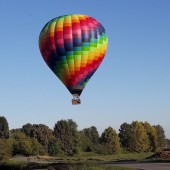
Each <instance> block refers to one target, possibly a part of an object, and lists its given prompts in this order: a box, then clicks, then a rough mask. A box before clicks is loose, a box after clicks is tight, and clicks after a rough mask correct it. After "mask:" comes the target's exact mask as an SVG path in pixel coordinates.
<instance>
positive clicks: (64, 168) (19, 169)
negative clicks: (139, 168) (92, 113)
mask: <svg viewBox="0 0 170 170" xmlns="http://www.w3.org/2000/svg"><path fill="white" fill-rule="evenodd" d="M0 169H5V170H28V169H43V170H50V169H57V170H135V169H134V168H128V167H127V168H126V167H117V166H104V165H96V164H89V163H82V164H80V163H77V164H73V163H71V164H68V163H65V164H64V163H62V164H61V163H56V164H54V163H51V164H36V163H28V162H16V161H5V162H1V163H0Z"/></svg>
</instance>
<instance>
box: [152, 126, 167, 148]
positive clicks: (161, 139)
mask: <svg viewBox="0 0 170 170" xmlns="http://www.w3.org/2000/svg"><path fill="white" fill-rule="evenodd" d="M153 127H154V128H155V130H156V136H157V143H158V147H159V148H163V147H165V131H164V129H163V127H162V126H161V125H154V126H153Z"/></svg>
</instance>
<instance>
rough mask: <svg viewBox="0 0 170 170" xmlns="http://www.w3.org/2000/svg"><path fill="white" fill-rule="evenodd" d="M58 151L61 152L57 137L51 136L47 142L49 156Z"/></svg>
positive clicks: (55, 154)
mask: <svg viewBox="0 0 170 170" xmlns="http://www.w3.org/2000/svg"><path fill="white" fill-rule="evenodd" d="M59 153H61V147H60V145H59V141H58V140H57V138H55V137H54V138H51V139H50V141H49V143H48V154H49V155H50V156H57V155H58V154H59Z"/></svg>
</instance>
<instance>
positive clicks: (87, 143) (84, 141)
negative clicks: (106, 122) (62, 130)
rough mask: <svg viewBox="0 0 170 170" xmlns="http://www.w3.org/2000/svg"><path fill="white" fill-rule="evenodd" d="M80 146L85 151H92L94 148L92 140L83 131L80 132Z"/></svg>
mask: <svg viewBox="0 0 170 170" xmlns="http://www.w3.org/2000/svg"><path fill="white" fill-rule="evenodd" d="M79 147H80V149H81V151H83V152H91V151H93V148H94V146H93V144H92V141H91V140H90V139H89V138H88V137H87V136H86V135H85V134H84V132H83V131H80V132H79Z"/></svg>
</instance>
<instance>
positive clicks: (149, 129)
mask: <svg viewBox="0 0 170 170" xmlns="http://www.w3.org/2000/svg"><path fill="white" fill-rule="evenodd" d="M143 126H144V127H145V129H146V133H147V135H148V138H149V151H152V152H155V151H156V150H157V148H158V143H157V136H156V129H155V128H154V127H153V126H151V125H150V124H149V123H148V122H144V123H143Z"/></svg>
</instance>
